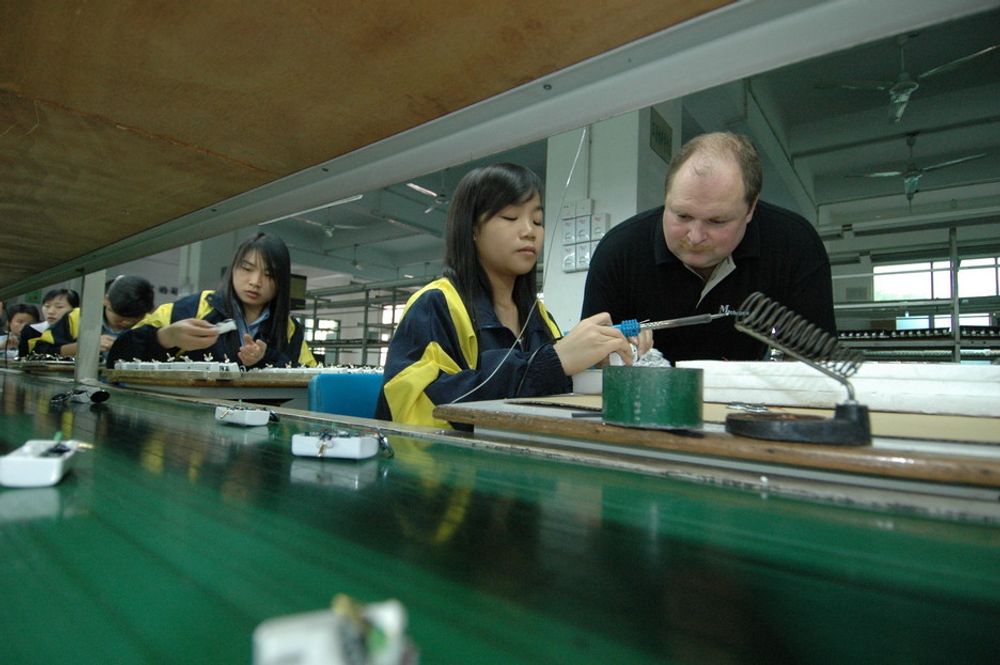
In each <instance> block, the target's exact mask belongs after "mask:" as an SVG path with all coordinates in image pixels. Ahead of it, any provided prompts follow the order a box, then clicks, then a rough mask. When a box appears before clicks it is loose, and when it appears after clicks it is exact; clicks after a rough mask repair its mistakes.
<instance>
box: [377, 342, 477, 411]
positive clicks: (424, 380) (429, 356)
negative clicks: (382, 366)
mask: <svg viewBox="0 0 1000 665" xmlns="http://www.w3.org/2000/svg"><path fill="white" fill-rule="evenodd" d="M442 371H443V372H445V373H447V374H457V373H458V372H460V371H461V368H460V367H459V366H458V365H457V364H456V363H455V361H454V360H453V359H452V358H451V356H449V355H448V354H447V353H445V351H444V349H442V348H441V346H440V345H439V344H438V343H437V342H430V343H429V344H428V345H427V347H426V348H425V349H424V353H423V355H422V356H421V357H420V359H419V360H417V361H416V362H415V363H413V364H412V365H410V366H409V367H407V368H406V369H404V370H403V371H401V372H400V373H399V374H397V375H396V376H394V377H392V380H391V381H389V382H388V383H386V384H385V386H384V388H383V390H384V391H385V399H386V402H387V403H388V404H389V409H390V411H391V412H392V419H393V420H395V421H396V422H403V423H409V424H414V425H430V426H432V427H442V428H448V429H450V428H451V425H449V424H448V422H447V421H445V420H437V419H435V418H434V416H433V415H432V412H433V411H434V406H435V404H434V402H432V401H431V400H430V398H429V397H428V396H427V395H426V394H425V393H424V389H426V388H427V386H429V385H430V384H431V383H433V382H434V381H435V380H437V378H438V374H439V373H440V372H442Z"/></svg>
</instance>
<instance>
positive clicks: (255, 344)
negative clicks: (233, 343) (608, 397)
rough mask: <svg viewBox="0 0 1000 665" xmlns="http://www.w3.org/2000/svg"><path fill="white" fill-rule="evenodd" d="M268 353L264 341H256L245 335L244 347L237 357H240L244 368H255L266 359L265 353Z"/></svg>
mask: <svg viewBox="0 0 1000 665" xmlns="http://www.w3.org/2000/svg"><path fill="white" fill-rule="evenodd" d="M266 352H267V343H266V342H265V341H264V340H262V339H258V340H256V341H254V339H253V337H251V336H250V335H247V334H246V333H243V346H241V347H240V350H239V352H238V353H237V354H236V355H238V356H239V358H240V362H241V363H243V366H244V367H253V366H254V365H256V364H257V363H259V362H260V361H261V360H263V359H264V353H266Z"/></svg>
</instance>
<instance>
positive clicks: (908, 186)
mask: <svg viewBox="0 0 1000 665" xmlns="http://www.w3.org/2000/svg"><path fill="white" fill-rule="evenodd" d="M916 142H917V133H916V132H913V133H910V134H907V135H906V145H907V146H909V149H910V158H909V160H908V161H907V163H906V168H905V169H904V170H902V171H877V172H875V173H849V174H847V176H846V177H848V178H894V177H899V176H902V178H903V193H904V194H906V200H907V201H908V202H910V203H912V202H913V196H914V195H915V194H916V193H917V192H918V191H920V179H921V178H922V177H923V175H924V174H925V173H927V172H928V171H935V170H937V169H943V168H944V167H946V166H954V165H955V164H961V163H962V162H971V161H972V160H974V159H980V158H982V157H985V156H986V153H985V152H981V153H979V154H976V155H966V156H965V157H959V158H958V159H949V160H948V161H947V162H939V163H937V164H931V165H930V166H917V163H916V162H915V161H913V145H914V144H915V143H916Z"/></svg>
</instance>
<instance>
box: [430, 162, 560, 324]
mask: <svg viewBox="0 0 1000 665" xmlns="http://www.w3.org/2000/svg"><path fill="white" fill-rule="evenodd" d="M535 194H538V196H539V198H541V197H542V180H541V178H539V177H538V176H537V175H536V174H535V173H534V171H532V170H531V169H528V168H525V167H523V166H519V165H517V164H492V165H490V166H482V167H479V168H477V169H473V170H472V171H469V172H468V173H466V174H465V175H464V176H463V177H462V179H461V180H460V181H459V183H458V187H456V188H455V194H454V196H452V199H451V205H450V206H449V207H448V222H447V226H446V229H445V253H444V267H445V270H444V274H445V277H447V278H448V279H450V280H451V281H452V283H454V284H455V288H456V289H458V293H459V295H460V296H462V301H463V302H464V303H465V309H466V310H468V312H469V315H470V316H471V317H472V318H473V323H475V316H476V310H475V306H474V303H475V302H476V300H477V299H478V298H479V297H480V295H481V294H483V293H485V294H486V297H487V298H489V300H490V302H492V301H493V290H492V289H491V288H490V280H489V277H488V276H487V275H486V271H485V270H484V269H483V266H482V264H481V263H480V262H479V254H478V253H477V252H476V245H475V243H474V242H473V234H474V232H475V231H476V230H477V229H478V228H479V226H480V225H481V224H482V223H483V222H485V221H486V220H488V219H490V218H491V217H493V216H494V215H497V214H499V213H500V212H501V211H502V210H503V209H504V208H506V207H507V206H509V205H516V204H520V203H524V202H525V201H528V200H529V199H530V198H531V197H532V196H534V195H535ZM537 298H538V279H537V278H536V276H535V270H534V269H532V270H530V271H528V272H527V273H525V274H523V275H519V276H518V277H517V278H516V279H515V280H514V293H513V299H514V304H515V305H517V313H518V323H519V325H520V326H521V327H523V326H524V324H525V322H526V321H527V319H528V315H529V314H530V313H531V310H532V307H533V306H534V304H535V300H536V299H537ZM547 329H548V328H546V330H547Z"/></svg>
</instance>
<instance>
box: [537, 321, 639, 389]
mask: <svg viewBox="0 0 1000 665" xmlns="http://www.w3.org/2000/svg"><path fill="white" fill-rule="evenodd" d="M555 350H556V355H558V356H559V362H561V363H562V366H563V371H564V372H566V376H573V375H574V374H577V373H578V372H582V371H583V370H585V369H587V368H588V367H590V366H591V365H594V364H596V363H599V362H601V361H603V360H604V359H605V358H607V357H608V355H609V354H611V353H618V354H619V355H620V356H621V357H622V358H624V359H625V363H626V364H628V365H631V364H632V348H631V347H630V345H629V343H628V340H627V339H625V336H624V335H623V334H622V333H621V331H620V330H618V329H617V328H615V327H613V326H612V325H611V316H610V315H609V314H608V313H607V312H601V313H600V314H595V315H593V316H591V317H590V318H587V319H584V320H583V321H580V323H578V324H577V325H576V327H575V328H573V329H572V330H570V331H569V334H568V335H566V336H565V337H563V338H562V339H560V340H559V341H558V342H556V344H555Z"/></svg>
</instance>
